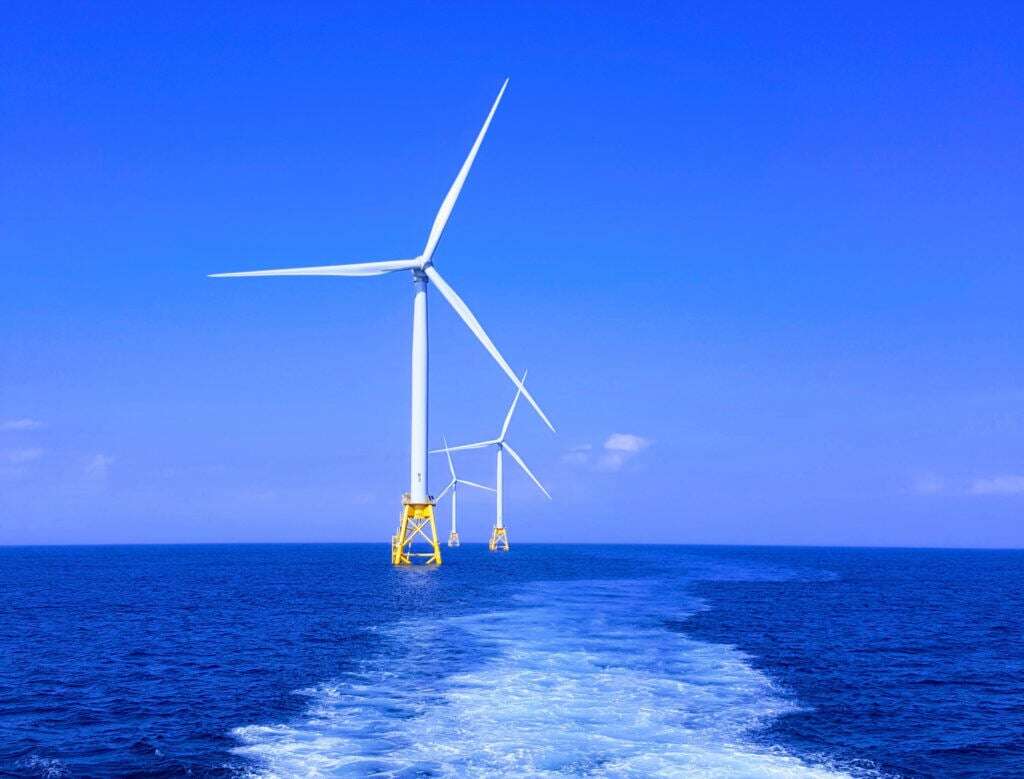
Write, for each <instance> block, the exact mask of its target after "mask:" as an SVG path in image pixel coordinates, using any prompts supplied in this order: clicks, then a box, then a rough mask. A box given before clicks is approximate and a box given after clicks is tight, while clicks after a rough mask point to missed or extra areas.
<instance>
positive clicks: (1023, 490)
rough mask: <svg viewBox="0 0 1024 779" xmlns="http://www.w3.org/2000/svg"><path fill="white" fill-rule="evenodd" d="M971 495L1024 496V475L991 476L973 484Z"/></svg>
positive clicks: (977, 480)
mask: <svg viewBox="0 0 1024 779" xmlns="http://www.w3.org/2000/svg"><path fill="white" fill-rule="evenodd" d="M970 493H971V495H1024V475H1010V474H1008V475H1004V476H989V477H987V478H981V479H975V480H974V481H973V482H971V488H970Z"/></svg>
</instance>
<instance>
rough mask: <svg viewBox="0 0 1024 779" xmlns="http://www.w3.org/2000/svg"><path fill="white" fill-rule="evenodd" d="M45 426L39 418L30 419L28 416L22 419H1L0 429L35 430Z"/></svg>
mask: <svg viewBox="0 0 1024 779" xmlns="http://www.w3.org/2000/svg"><path fill="white" fill-rule="evenodd" d="M42 426H43V423H42V422H40V421H39V420H38V419H29V418H28V417H22V418H21V419H4V420H2V421H0V430H3V431H7V430H35V429H36V428H40V427H42Z"/></svg>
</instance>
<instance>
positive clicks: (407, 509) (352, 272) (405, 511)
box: [211, 79, 555, 565]
mask: <svg viewBox="0 0 1024 779" xmlns="http://www.w3.org/2000/svg"><path fill="white" fill-rule="evenodd" d="M507 87H508V79H505V83H503V84H502V85H501V90H500V91H499V92H498V96H497V97H496V98H495V100H494V104H493V105H492V106H491V110H490V112H489V113H488V114H487V118H486V119H485V120H484V124H483V127H481V128H480V132H479V133H478V134H477V136H476V140H475V141H474V142H473V146H472V147H471V148H470V150H469V154H468V155H467V157H466V160H465V162H463V163H462V167H461V168H460V169H459V173H458V175H457V176H456V177H455V181H454V182H453V183H452V185H451V188H450V189H449V190H448V194H447V195H445V198H444V200H443V201H442V202H441V207H440V208H439V209H438V211H437V215H436V216H435V217H434V223H433V224H432V225H431V227H430V233H429V235H428V236H427V243H426V245H425V246H424V247H423V251H422V252H420V253H419V254H418V255H417V256H416V257H413V258H412V259H408V260H385V261H381V262H362V263H355V264H346V265H319V266H315V267H303V268H284V269H275V270H258V271H245V272H241V273H214V274H211V276H212V277H215V278H230V277H242V276H382V275H384V274H385V273H394V272H396V271H402V270H407V271H411V272H412V283H413V320H412V321H413V326H412V404H411V405H412V414H411V420H410V431H411V434H410V446H409V492H407V493H406V494H405V495H403V496H402V514H401V518H400V520H399V526H398V532H397V533H396V534H395V535H394V536H392V537H391V562H392V563H393V564H394V565H411V564H412V561H413V559H414V558H416V559H420V560H421V561H422V562H424V563H427V564H435V565H440V564H441V548H440V546H439V545H438V543H437V526H436V525H435V523H434V500H433V499H432V498H431V497H430V496H429V495H428V494H427V427H428V419H427V285H428V283H429V282H433V284H434V286H435V287H437V291H438V292H440V293H441V297H443V298H444V299H445V300H447V301H448V304H449V305H451V307H452V308H454V309H455V313H457V314H458V315H459V317H460V318H461V319H462V321H463V322H465V323H466V326H467V327H468V328H469V329H470V330H471V331H472V333H473V335H475V336H476V338H477V340H478V341H480V343H481V344H483V347H484V349H486V350H487V352H488V354H490V355H491V357H493V358H494V361H495V362H496V363H498V366H499V367H500V368H501V369H502V371H504V372H505V375H507V376H508V377H509V379H511V381H512V383H513V384H515V385H516V389H517V391H518V393H522V394H523V395H524V396H525V397H526V399H527V400H528V401H529V402H530V405H531V406H533V408H534V410H535V411H536V412H537V414H539V415H540V418H541V419H542V420H544V423H545V424H546V425H547V426H548V427H549V428H551V430H552V431H554V429H555V428H554V426H553V425H552V424H551V422H550V421H549V420H548V418H547V416H546V415H545V414H544V412H543V411H541V408H540V406H539V405H537V401H536V400H534V399H533V396H532V395H531V394H530V393H529V392H528V391H527V389H526V388H525V387H524V386H523V385H522V382H520V381H519V378H518V377H517V376H516V374H515V372H514V371H513V370H512V368H511V367H509V364H508V363H507V362H506V361H505V358H504V357H502V356H501V353H500V352H499V351H498V348H497V347H496V346H495V345H494V342H493V341H491V339H490V337H489V336H488V335H487V333H486V332H485V331H484V328H483V327H482V326H481V324H480V322H479V321H477V318H476V317H475V316H474V315H473V312H472V311H470V310H469V307H468V306H467V305H466V304H465V302H463V300H462V298H460V297H459V296H458V294H457V293H456V292H455V290H454V289H452V288H451V287H450V286H449V285H448V282H446V281H445V280H444V278H442V276H441V274H440V273H438V272H437V269H436V268H435V267H434V252H435V251H436V250H437V245H438V243H439V242H440V240H441V235H442V234H443V233H444V229H445V226H446V225H447V224H448V219H449V218H450V217H451V214H452V209H453V208H454V207H455V201H456V200H457V199H458V197H459V193H460V192H461V191H462V186H463V184H465V183H466V177H467V176H468V175H469V170H470V168H471V167H472V166H473V161H474V160H475V159H476V155H477V152H478V151H479V150H480V144H481V143H483V140H484V136H485V135H486V134H487V129H488V128H489V127H490V126H491V120H492V119H493V118H494V113H495V111H497V110H498V104H499V103H500V102H501V98H502V95H504V94H505V89H506V88H507ZM517 397H518V395H517ZM417 537H419V538H421V539H422V540H424V541H426V542H427V544H428V545H429V546H430V550H429V551H427V552H413V551H412V549H413V542H414V541H415V540H416V539H417Z"/></svg>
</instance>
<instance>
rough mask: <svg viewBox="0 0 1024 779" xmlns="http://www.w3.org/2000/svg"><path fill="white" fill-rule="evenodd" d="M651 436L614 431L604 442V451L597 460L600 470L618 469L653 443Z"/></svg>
mask: <svg viewBox="0 0 1024 779" xmlns="http://www.w3.org/2000/svg"><path fill="white" fill-rule="evenodd" d="M651 443H652V442H651V440H650V439H649V438H644V437H643V436H639V435H634V434H633V433H612V434H611V435H610V436H608V440H607V441H605V442H604V453H603V454H602V455H601V457H600V459H598V461H597V469H598V470H599V471H618V470H621V469H622V466H623V465H625V464H626V463H627V462H628V461H629V460H631V459H633V458H634V457H636V455H637V454H639V453H640V452H642V451H643V450H644V449H646V448H647V447H648V446H650V445H651Z"/></svg>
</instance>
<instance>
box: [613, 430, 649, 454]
mask: <svg viewBox="0 0 1024 779" xmlns="http://www.w3.org/2000/svg"><path fill="white" fill-rule="evenodd" d="M650 445H651V441H650V439H648V438H644V437H643V436H638V435H633V434H632V433H612V434H611V435H610V436H608V440H607V441H605V442H604V448H605V449H607V450H608V451H610V452H630V453H631V454H636V453H637V452H639V451H641V450H643V449H646V448H647V447H648V446H650Z"/></svg>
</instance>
